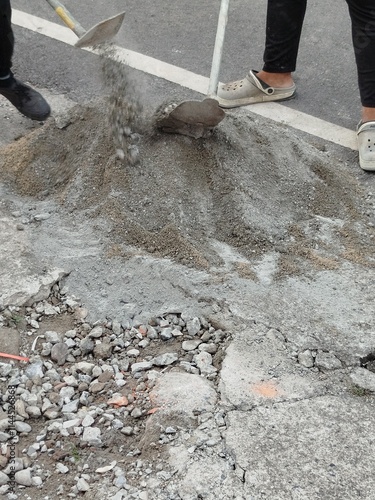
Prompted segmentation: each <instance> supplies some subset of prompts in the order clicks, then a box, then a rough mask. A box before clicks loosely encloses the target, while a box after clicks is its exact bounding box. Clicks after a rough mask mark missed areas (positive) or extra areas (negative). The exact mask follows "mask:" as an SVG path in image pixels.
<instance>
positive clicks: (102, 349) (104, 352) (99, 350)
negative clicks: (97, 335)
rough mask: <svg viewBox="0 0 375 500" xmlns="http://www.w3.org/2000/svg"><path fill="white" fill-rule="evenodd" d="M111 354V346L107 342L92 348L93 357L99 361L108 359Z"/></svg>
mask: <svg viewBox="0 0 375 500" xmlns="http://www.w3.org/2000/svg"><path fill="white" fill-rule="evenodd" d="M111 354H112V346H111V344H109V343H107V342H102V343H101V344H98V345H96V346H95V347H94V356H95V357H96V358H99V359H108V358H109V357H110V356H111Z"/></svg>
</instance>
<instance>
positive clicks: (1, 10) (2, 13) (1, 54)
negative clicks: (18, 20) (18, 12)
mask: <svg viewBox="0 0 375 500" xmlns="http://www.w3.org/2000/svg"><path fill="white" fill-rule="evenodd" d="M11 13H12V11H11V8H10V0H0V78H1V77H2V76H6V75H7V74H8V73H9V71H10V68H11V67H12V55H13V47H14V37H13V31H12V25H11Z"/></svg>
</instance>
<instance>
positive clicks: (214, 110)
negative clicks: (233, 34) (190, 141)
mask: <svg viewBox="0 0 375 500" xmlns="http://www.w3.org/2000/svg"><path fill="white" fill-rule="evenodd" d="M228 9H229V0H221V4H220V12H219V20H218V25H217V31H216V39H215V47H214V54H213V57H212V65H211V74H210V81H209V86H208V95H207V97H206V99H204V100H203V101H196V100H193V101H184V102H182V103H180V104H175V103H170V104H169V105H168V106H166V107H165V109H162V110H159V116H160V118H158V119H157V120H156V123H155V125H156V127H157V128H158V129H160V130H161V131H162V132H167V133H170V134H182V135H188V136H190V137H194V138H196V139H199V138H200V137H208V136H209V135H210V133H211V130H212V129H213V128H214V127H216V125H218V124H219V123H220V122H221V121H222V120H223V118H224V117H225V113H224V111H223V110H222V109H221V108H220V107H219V103H218V101H217V100H216V99H215V97H216V94H217V86H218V83H219V72H220V64H221V58H222V55H223V45H224V37H225V28H226V25H227V22H228Z"/></svg>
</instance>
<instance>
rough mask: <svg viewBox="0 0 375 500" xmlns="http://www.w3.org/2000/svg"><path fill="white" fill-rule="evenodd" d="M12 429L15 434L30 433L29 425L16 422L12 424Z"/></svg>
mask: <svg viewBox="0 0 375 500" xmlns="http://www.w3.org/2000/svg"><path fill="white" fill-rule="evenodd" d="M14 428H15V429H16V431H17V432H24V433H25V434H28V433H29V432H31V426H30V425H29V424H27V423H26V422H21V421H18V420H17V421H16V422H14Z"/></svg>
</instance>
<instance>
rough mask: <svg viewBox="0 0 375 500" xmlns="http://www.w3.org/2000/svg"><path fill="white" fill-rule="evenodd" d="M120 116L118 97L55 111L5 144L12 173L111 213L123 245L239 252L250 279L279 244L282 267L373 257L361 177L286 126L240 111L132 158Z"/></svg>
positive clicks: (117, 245) (17, 182)
mask: <svg viewBox="0 0 375 500" xmlns="http://www.w3.org/2000/svg"><path fill="white" fill-rule="evenodd" d="M112 113H113V108H112ZM142 119H144V120H146V122H147V117H142ZM148 123H151V118H149V119H148ZM109 125H110V123H109V120H108V100H102V101H99V102H97V103H95V104H93V105H92V106H91V107H80V106H77V107H76V108H74V109H73V110H72V111H71V113H70V115H69V117H68V119H66V120H65V122H64V126H62V125H61V123H60V124H59V126H57V125H56V123H55V121H54V120H51V121H49V122H48V123H47V124H46V126H45V127H43V128H40V129H37V130H35V131H33V132H32V133H30V134H28V135H26V136H25V137H23V138H21V139H20V140H18V141H17V142H15V143H13V144H11V145H9V146H7V147H4V148H2V149H1V150H0V170H1V172H2V176H3V180H4V181H5V182H7V183H8V184H9V185H11V186H12V187H13V188H14V189H15V190H16V191H17V192H18V193H20V194H21V195H24V196H31V197H35V198H37V199H47V197H51V199H54V200H55V201H56V200H58V201H59V202H60V203H61V207H62V208H61V209H62V210H63V211H65V212H66V211H75V212H77V211H79V212H81V213H82V217H104V218H106V219H107V220H108V221H109V223H110V224H111V227H112V236H113V238H112V240H113V246H112V247H111V249H109V252H110V253H112V254H113V253H115V254H117V255H119V254H120V255H121V254H124V255H126V254H127V252H128V250H129V245H130V246H136V247H137V248H143V249H144V251H146V252H150V253H153V254H156V255H161V256H167V257H171V258H173V259H176V260H177V261H179V262H182V263H185V264H192V265H195V266H196V267H200V268H202V267H210V266H212V265H216V266H219V265H221V264H223V262H224V260H225V258H226V257H225V255H226V254H227V253H228V251H229V250H230V251H231V252H232V251H233V250H234V251H235V252H238V256H237V257H236V258H235V260H236V261H237V264H238V266H239V267H240V268H241V269H243V274H244V275H247V276H248V277H252V273H251V263H252V262H255V261H256V260H257V259H258V260H259V259H260V257H261V256H262V255H263V254H265V253H267V252H276V253H278V255H279V260H278V262H279V274H280V275H282V274H291V273H300V272H305V271H308V270H314V269H325V268H335V267H337V266H338V265H339V264H340V261H341V260H342V259H349V260H356V261H360V262H361V263H363V264H366V265H373V260H372V252H371V248H372V238H373V236H374V229H373V226H371V224H370V225H368V224H369V222H371V221H370V218H369V217H368V216H367V215H366V210H367V208H366V206H365V196H364V194H363V193H362V191H361V188H360V186H359V185H358V182H357V180H356V179H355V177H354V175H352V174H351V172H350V170H349V168H348V167H347V166H346V165H344V164H340V163H339V162H337V161H333V160H332V158H331V157H330V156H329V155H327V154H326V153H325V152H323V151H320V150H318V149H317V148H315V147H314V146H312V145H310V144H308V143H307V142H305V141H303V140H302V139H301V138H299V137H297V136H296V135H294V134H293V133H292V132H291V131H290V130H289V129H287V128H286V127H283V126H280V125H275V124H272V123H269V122H267V121H266V120H262V119H259V118H254V117H252V116H250V115H249V114H247V113H245V112H242V111H241V110H238V111H236V112H234V113H228V114H227V117H226V118H225V120H224V121H223V122H222V123H221V124H220V126H219V127H218V128H217V129H216V130H215V133H214V134H213V135H212V137H210V138H208V139H198V140H196V139H193V138H190V137H185V136H179V135H167V134H161V133H159V132H157V131H154V130H151V129H150V130H148V131H146V130H145V128H143V129H142V135H139V137H138V138H137V148H138V150H139V154H138V156H137V162H136V163H135V164H131V163H132V162H131V161H129V158H128V157H127V156H126V155H125V157H124V158H120V157H119V155H118V154H117V153H116V148H117V149H118V145H116V144H115V143H114V140H113V129H112V128H111V127H110V126H109ZM83 220H84V219H83ZM228 249H229V250H228ZM248 265H250V267H248Z"/></svg>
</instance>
